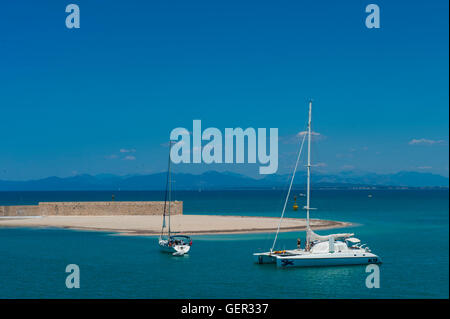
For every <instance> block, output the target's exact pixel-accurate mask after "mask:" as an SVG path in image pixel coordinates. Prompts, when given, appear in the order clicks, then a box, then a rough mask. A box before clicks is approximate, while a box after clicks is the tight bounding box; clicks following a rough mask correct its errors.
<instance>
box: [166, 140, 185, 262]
mask: <svg viewBox="0 0 450 319" xmlns="http://www.w3.org/2000/svg"><path fill="white" fill-rule="evenodd" d="M169 145H170V146H169V164H168V169H167V180H166V194H165V198H164V212H163V224H162V228H161V234H160V236H159V240H158V244H159V247H160V248H161V251H163V252H168V253H172V255H174V256H183V255H185V254H187V253H188V252H189V250H191V246H192V239H191V238H190V237H189V236H185V235H172V231H171V229H170V206H172V179H171V169H170V164H171V159H170V150H171V147H172V142H169ZM166 211H167V214H166ZM166 215H167V219H168V227H167V235H165V231H164V230H165V229H166Z"/></svg>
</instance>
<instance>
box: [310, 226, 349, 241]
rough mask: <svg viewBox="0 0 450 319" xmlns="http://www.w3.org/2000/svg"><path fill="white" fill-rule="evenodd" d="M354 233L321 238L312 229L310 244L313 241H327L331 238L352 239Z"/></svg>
mask: <svg viewBox="0 0 450 319" xmlns="http://www.w3.org/2000/svg"><path fill="white" fill-rule="evenodd" d="M353 235H354V234H353V233H342V234H330V235H326V236H321V235H318V234H316V233H315V232H313V231H312V230H311V229H308V237H309V240H310V242H313V241H327V240H329V239H330V238H334V239H338V238H349V237H352V236H353Z"/></svg>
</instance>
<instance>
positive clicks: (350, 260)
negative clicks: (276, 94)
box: [253, 101, 381, 268]
mask: <svg viewBox="0 0 450 319" xmlns="http://www.w3.org/2000/svg"><path fill="white" fill-rule="evenodd" d="M311 112H312V101H310V102H309V116H308V131H307V134H305V135H304V136H303V140H302V142H301V145H300V150H299V152H298V155H297V162H296V164H295V167H294V172H293V174H292V177H291V182H290V185H289V190H288V193H287V196H286V200H285V203H284V207H283V211H282V214H281V218H280V221H279V224H278V229H277V232H276V235H275V239H274V242H273V245H272V248H271V249H270V251H268V252H263V253H254V254H253V257H254V261H255V262H256V263H257V264H276V265H277V266H278V267H282V268H286V267H308V266H339V265H363V264H380V263H381V258H380V257H378V256H377V255H375V254H373V253H372V252H371V250H370V249H369V248H368V247H367V246H366V244H361V241H360V240H359V239H358V238H355V237H354V234H353V233H342V234H331V235H326V236H321V235H318V234H316V233H315V232H314V231H313V230H312V229H311V226H310V220H309V215H310V211H311V210H313V208H311V206H310V200H311V185H310V184H311ZM306 137H308V163H307V165H306V167H307V184H306V185H307V186H306V206H305V207H303V208H304V209H305V210H306V246H305V248H304V249H302V248H301V247H297V248H296V249H291V250H278V251H277V250H274V249H275V245H276V242H277V238H278V233H279V231H280V226H281V222H282V220H283V217H284V213H285V211H286V205H287V202H288V199H289V195H290V192H291V189H292V184H293V181H294V177H295V173H296V171H297V167H298V163H299V159H300V155H301V153H302V150H303V144H304V142H305V138H306Z"/></svg>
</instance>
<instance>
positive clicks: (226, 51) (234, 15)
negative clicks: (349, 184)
mask: <svg viewBox="0 0 450 319" xmlns="http://www.w3.org/2000/svg"><path fill="white" fill-rule="evenodd" d="M69 3H71V2H67V3H64V1H46V0H41V1H22V0H21V1H8V2H5V3H2V9H1V11H0V116H1V122H0V123H1V124H0V136H1V138H0V179H16V180H23V179H34V178H40V177H47V176H53V175H56V176H70V175H74V174H100V173H113V174H121V175H122V174H145V173H152V172H159V171H163V170H164V169H165V165H166V158H167V147H166V146H165V143H166V142H167V140H168V138H169V133H170V131H171V130H172V129H174V128H176V127H185V128H187V129H189V130H191V129H192V120H194V119H201V120H202V124H203V126H204V127H210V126H211V127H217V128H219V129H221V130H224V128H226V127H238V126H239V127H243V128H246V127H254V128H257V127H267V128H269V127H277V128H279V135H280V136H281V138H280V153H279V158H280V166H279V173H286V172H288V171H289V170H290V167H291V166H292V164H293V162H294V160H295V158H294V156H293V155H294V154H295V152H296V150H297V145H296V144H295V138H294V136H295V134H296V133H297V132H299V131H301V130H302V129H303V127H304V124H305V122H306V116H307V101H308V99H309V98H314V101H315V102H314V113H313V120H314V130H315V131H317V132H319V133H320V134H321V135H320V138H316V140H315V142H314V148H313V150H314V153H313V160H314V161H315V162H316V163H322V164H321V165H320V166H321V167H320V168H318V169H320V170H323V171H329V172H337V171H341V170H349V169H351V170H358V171H370V172H378V173H390V172H398V171H402V170H407V171H421V172H433V173H438V174H441V175H445V176H448V166H449V163H448V140H449V137H448V131H449V126H448V116H449V114H448V110H449V109H448V103H449V95H448V85H449V83H448V82H449V81H448V78H449V74H448V68H449V65H448V57H449V55H448V53H449V52H448V48H449V43H448V36H449V34H448V26H449V24H448V23H449V22H448V2H447V1H339V2H338V1H331V0H327V1H276V2H274V1H247V0H239V1H237V0H228V1H206V0H205V1H199V0H189V1H186V0H173V1H137V0H135V1H131V0H130V1H107V2H105V1H100V0H89V1H81V0H79V1H78V0H77V1H72V3H76V4H78V5H79V6H80V10H81V28H80V29H71V30H69V29H67V28H66V27H65V18H66V15H67V13H65V6H66V5H67V4H69ZM369 3H376V4H378V5H379V7H380V10H381V28H380V29H367V28H366V27H365V24H364V20H365V17H366V15H367V14H366V13H365V7H366V5H368V4H369ZM121 150H122V152H121ZM258 167H259V165H258V164H256V165H244V164H242V165H232V166H229V165H228V166H227V165H214V166H206V165H198V164H189V165H186V164H185V165H179V166H178V167H177V168H176V169H177V170H178V171H185V172H188V171H189V172H194V173H199V172H201V171H204V170H209V169H216V170H231V171H235V172H239V173H244V174H248V175H252V176H254V175H255V174H256V173H257V171H258Z"/></svg>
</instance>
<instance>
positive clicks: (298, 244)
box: [297, 238, 302, 249]
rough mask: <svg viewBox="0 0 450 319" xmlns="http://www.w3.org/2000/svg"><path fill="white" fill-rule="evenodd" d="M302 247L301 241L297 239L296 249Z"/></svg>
mask: <svg viewBox="0 0 450 319" xmlns="http://www.w3.org/2000/svg"><path fill="white" fill-rule="evenodd" d="M301 246H302V240H301V239H300V238H297V248H298V249H300V247H301Z"/></svg>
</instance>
